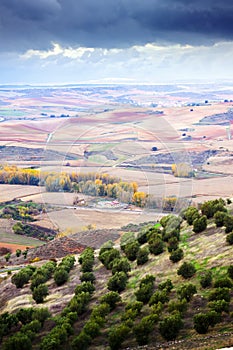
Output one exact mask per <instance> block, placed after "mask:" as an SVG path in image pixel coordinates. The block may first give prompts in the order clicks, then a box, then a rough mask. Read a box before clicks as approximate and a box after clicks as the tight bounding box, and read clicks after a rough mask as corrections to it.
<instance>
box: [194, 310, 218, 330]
mask: <svg viewBox="0 0 233 350" xmlns="http://www.w3.org/2000/svg"><path fill="white" fill-rule="evenodd" d="M220 319H221V316H220V315H219V314H218V313H217V312H216V311H214V310H211V311H208V312H207V313H199V314H196V315H194V318H193V321H194V329H195V330H196V332H197V333H200V334H205V333H207V332H208V330H209V326H211V327H213V326H215V325H216V323H218V322H219V321H220Z"/></svg>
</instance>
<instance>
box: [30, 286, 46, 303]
mask: <svg viewBox="0 0 233 350" xmlns="http://www.w3.org/2000/svg"><path fill="white" fill-rule="evenodd" d="M48 294H49V292H48V287H47V286H46V284H40V285H39V286H38V287H35V288H34V289H33V293H32V297H33V299H34V300H35V302H36V303H37V304H39V303H43V301H44V298H45V297H46V296H47V295H48Z"/></svg>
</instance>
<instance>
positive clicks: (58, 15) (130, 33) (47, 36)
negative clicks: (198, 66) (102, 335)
mask: <svg viewBox="0 0 233 350" xmlns="http://www.w3.org/2000/svg"><path fill="white" fill-rule="evenodd" d="M231 39H233V2H232V1H231V0H222V1H220V0H204V1H203V0H202V1H201V0H193V1H191V0H163V1H161V0H146V1H142V0H107V1H106V0H98V1H97V0H39V1H38V0H20V1H18V0H1V2H0V42H1V47H0V50H2V51H8V50H9V51H20V52H24V51H25V50H27V49H30V48H33V49H46V48H47V47H50V45H51V41H55V42H58V43H60V44H61V45H64V46H79V45H80V46H89V47H108V48H109V47H128V46H132V45H135V44H142V45H143V44H145V43H147V42H158V43H168V42H173V43H188V44H194V45H195V44H208V43H209V44H213V43H214V42H217V41H220V40H231Z"/></svg>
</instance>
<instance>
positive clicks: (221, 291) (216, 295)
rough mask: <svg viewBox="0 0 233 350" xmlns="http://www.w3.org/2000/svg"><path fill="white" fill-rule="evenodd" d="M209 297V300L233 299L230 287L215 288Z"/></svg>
mask: <svg viewBox="0 0 233 350" xmlns="http://www.w3.org/2000/svg"><path fill="white" fill-rule="evenodd" d="M208 299H209V301H214V300H225V301H227V302H229V301H230V299H231V296H230V292H229V288H225V287H224V288H215V289H213V290H211V292H210V294H209V298H208Z"/></svg>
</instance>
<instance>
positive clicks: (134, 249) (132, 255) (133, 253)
mask: <svg viewBox="0 0 233 350" xmlns="http://www.w3.org/2000/svg"><path fill="white" fill-rule="evenodd" d="M139 248H140V244H139V243H138V241H133V242H131V243H127V244H126V245H125V247H124V252H125V255H126V256H127V258H128V259H129V260H130V261H134V260H136V258H137V254H138V251H139Z"/></svg>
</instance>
